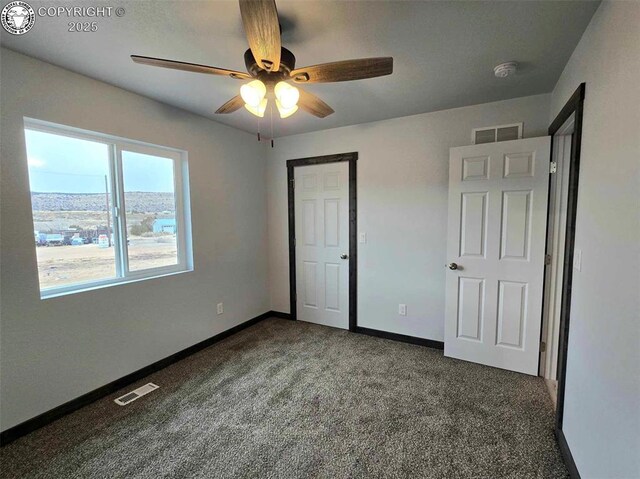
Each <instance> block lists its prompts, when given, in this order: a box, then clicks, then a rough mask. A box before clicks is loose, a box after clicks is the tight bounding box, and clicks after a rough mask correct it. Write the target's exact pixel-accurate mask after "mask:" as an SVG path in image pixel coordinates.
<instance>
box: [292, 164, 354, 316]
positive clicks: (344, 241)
mask: <svg viewBox="0 0 640 479" xmlns="http://www.w3.org/2000/svg"><path fill="white" fill-rule="evenodd" d="M294 202H295V203H294V205H295V206H294V211H295V225H296V235H295V237H296V242H295V244H296V290H297V296H298V298H297V301H296V308H297V311H296V313H297V318H298V319H299V320H302V321H309V322H312V323H318V324H324V325H327V326H333V327H338V328H344V329H348V328H349V260H348V258H345V259H341V257H340V256H341V255H343V254H348V253H349V164H348V163H347V162H336V163H326V164H320V165H310V166H298V167H295V168H294Z"/></svg>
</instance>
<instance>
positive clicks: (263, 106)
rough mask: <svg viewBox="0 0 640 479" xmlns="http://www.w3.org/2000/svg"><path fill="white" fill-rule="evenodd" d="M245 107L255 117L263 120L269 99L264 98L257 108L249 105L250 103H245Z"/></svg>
mask: <svg viewBox="0 0 640 479" xmlns="http://www.w3.org/2000/svg"><path fill="white" fill-rule="evenodd" d="M244 107H245V108H246V109H247V110H249V111H250V112H251V113H253V114H254V115H255V116H259V117H260V118H262V117H263V116H264V112H265V110H266V109H267V99H266V98H264V99H263V100H262V101H261V102H260V104H259V105H258V106H257V107H255V106H253V105H249V104H248V103H245V104H244Z"/></svg>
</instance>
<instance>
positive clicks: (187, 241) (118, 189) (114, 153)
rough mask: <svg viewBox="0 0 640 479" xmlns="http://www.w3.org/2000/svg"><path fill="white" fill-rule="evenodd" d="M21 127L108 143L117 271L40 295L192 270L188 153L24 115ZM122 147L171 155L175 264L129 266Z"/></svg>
mask: <svg viewBox="0 0 640 479" xmlns="http://www.w3.org/2000/svg"><path fill="white" fill-rule="evenodd" d="M24 128H25V130H27V129H28V130H36V131H41V132H45V133H51V134H54V135H60V136H66V137H70V138H77V139H80V140H88V141H93V142H97V143H102V144H105V145H107V146H108V147H109V181H110V185H109V186H110V189H111V197H112V201H111V204H112V207H111V217H112V218H113V221H112V222H113V237H114V241H115V245H114V252H115V266H116V275H115V277H113V278H105V279H101V280H96V281H85V282H82V283H76V284H69V285H65V286H57V287H53V288H40V297H41V299H47V298H53V297H58V296H62V295H66V294H72V293H78V292H82V291H91V290H95V289H98V288H103V287H107V286H113V285H118V284H126V283H131V282H136V281H140V280H146V279H152V278H159V277H163V276H168V275H173V274H177V273H185V272H189V271H193V248H192V236H191V210H190V201H189V196H190V195H189V184H188V182H186V181H185V180H188V178H189V170H188V154H187V152H186V151H184V150H179V149H176V148H170V147H166V146H159V145H152V144H150V143H144V142H141V141H136V140H129V139H126V138H121V137H117V136H113V135H107V134H103V133H96V132H92V131H87V130H82V129H79V128H74V127H70V126H66V125H60V124H56V123H50V122H47V121H42V120H36V119H33V118H27V117H25V118H24ZM123 150H124V151H131V152H134V153H142V154H148V155H155V156H162V157H165V158H171V159H172V160H173V162H174V163H173V164H174V170H173V179H174V195H175V201H176V228H177V232H176V243H177V256H178V258H177V264H175V265H170V266H162V267H158V268H150V269H144V270H140V271H130V270H129V256H128V245H127V234H126V232H127V224H126V221H127V220H126V213H125V214H123V212H125V211H126V209H125V206H126V205H125V200H124V188H123V187H124V181H123V179H124V178H123V173H122V151H123Z"/></svg>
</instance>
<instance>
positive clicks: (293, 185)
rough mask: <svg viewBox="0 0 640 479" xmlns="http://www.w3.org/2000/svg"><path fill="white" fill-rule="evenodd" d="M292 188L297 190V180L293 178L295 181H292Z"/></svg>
mask: <svg viewBox="0 0 640 479" xmlns="http://www.w3.org/2000/svg"><path fill="white" fill-rule="evenodd" d="M291 188H293V189H295V188H296V180H295V178H293V179H292V180H291Z"/></svg>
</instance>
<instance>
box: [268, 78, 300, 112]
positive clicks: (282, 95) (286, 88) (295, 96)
mask: <svg viewBox="0 0 640 479" xmlns="http://www.w3.org/2000/svg"><path fill="white" fill-rule="evenodd" d="M273 93H274V94H275V96H276V99H277V100H278V101H279V102H280V106H281V107H282V108H283V109H285V110H289V109H291V108H293V107H294V106H296V105H297V104H298V100H299V99H300V92H299V91H298V89H297V88H296V87H294V86H291V85H289V84H288V83H287V82H284V81H281V82H278V83H277V84H276V86H275V88H274V89H273ZM278 109H280V107H278ZM283 118H284V117H283Z"/></svg>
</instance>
